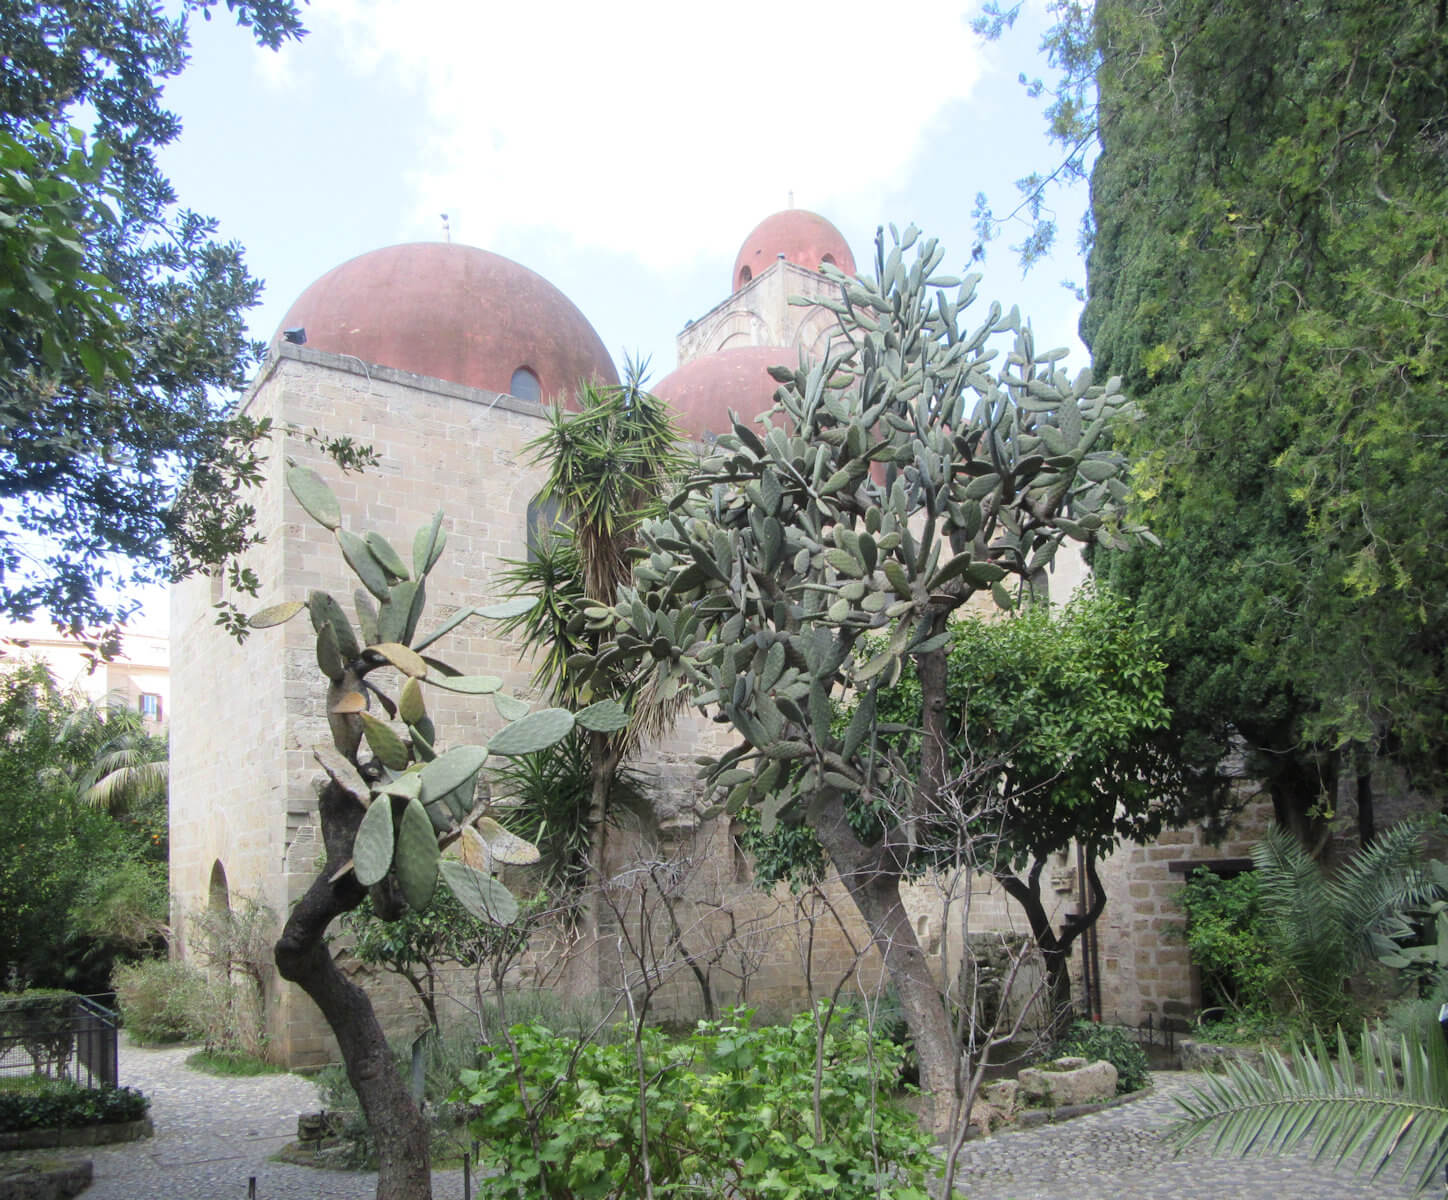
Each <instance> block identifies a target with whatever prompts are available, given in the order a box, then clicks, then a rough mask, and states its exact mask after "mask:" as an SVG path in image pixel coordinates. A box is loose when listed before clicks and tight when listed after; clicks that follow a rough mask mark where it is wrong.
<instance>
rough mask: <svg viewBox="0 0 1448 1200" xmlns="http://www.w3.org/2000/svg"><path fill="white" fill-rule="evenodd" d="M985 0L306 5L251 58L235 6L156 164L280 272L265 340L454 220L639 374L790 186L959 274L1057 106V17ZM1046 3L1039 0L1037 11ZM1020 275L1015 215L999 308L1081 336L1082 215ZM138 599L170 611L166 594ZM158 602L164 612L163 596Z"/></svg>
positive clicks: (198, 30) (203, 37)
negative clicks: (1046, 95)
mask: <svg viewBox="0 0 1448 1200" xmlns="http://www.w3.org/2000/svg"><path fill="white" fill-rule="evenodd" d="M974 7H975V5H974V0H958V2H957V3H951V2H950V0H894V2H893V3H891V4H888V5H882V4H880V3H878V0H876V2H867V0H833V2H821V0H730V2H729V3H726V4H710V5H692V4H687V3H679V2H678V0H670V2H667V3H666V2H664V0H616V2H615V3H613V4H609V5H604V4H598V3H597V2H596V0H591V2H586V3H585V2H583V0H552V2H551V3H532V4H529V3H517V4H480V3H477V2H476V0H471V2H469V0H313V3H312V4H310V5H309V6H308V7H306V8H305V9H304V10H303V12H304V20H305V22H306V24H307V27H308V28H309V30H310V33H309V35H308V36H307V37H306V38H305V39H304V40H303V41H302V42H301V43H300V44H292V45H288V46H286V47H284V48H283V49H282V50H281V51H280V52H277V53H273V52H270V51H266V50H261V49H258V48H257V47H256V46H255V45H254V44H253V43H252V42H251V40H250V38H249V36H248V35H247V34H246V32H245V31H243V30H239V29H237V28H236V27H235V25H234V24H233V23H231V22H230V21H229V20H227V19H226V15H225V10H224V9H222V8H218V11H217V15H216V18H215V19H214V20H212V21H210V22H202V21H193V23H192V42H193V48H192V63H191V66H190V67H189V68H188V70H187V71H186V73H185V74H183V75H182V76H181V77H180V78H179V79H177V80H175V81H173V82H172V83H171V84H170V85H169V86H168V87H167V90H166V102H167V104H168V105H169V106H170V107H172V108H173V109H174V110H175V111H177V112H178V113H179V114H180V116H181V117H182V120H183V122H184V126H185V128H184V132H183V134H182V136H181V139H180V140H179V142H178V143H177V144H176V145H175V146H173V147H172V148H170V149H169V150H168V151H167V152H166V153H165V154H164V155H163V157H162V167H163V169H164V170H166V171H167V172H168V173H169V175H170V177H171V179H172V182H173V183H174V185H175V187H176V191H177V193H178V195H179V196H180V197H181V199H182V201H183V202H184V203H185V204H186V205H188V206H190V207H192V208H194V209H196V210H197V211H198V212H202V213H205V214H208V215H210V216H214V217H216V218H217V219H218V220H219V221H220V226H221V234H222V236H224V237H226V238H234V239H236V240H238V241H240V242H241V243H242V244H243V245H244V246H246V248H247V258H248V262H249V264H250V266H251V269H252V271H253V273H254V274H256V275H257V276H259V277H260V278H262V279H264V280H266V282H267V290H266V293H265V296H264V301H263V304H262V305H261V307H260V308H258V309H257V310H255V312H254V314H253V320H252V330H253V334H254V335H255V336H256V337H258V338H270V337H271V335H272V334H273V332H274V331H275V330H276V328H277V325H278V324H279V322H280V321H281V318H282V316H283V314H284V313H285V311H286V309H287V307H288V306H289V304H290V303H291V301H292V300H293V299H295V298H296V296H297V295H298V294H299V293H300V292H301V291H302V290H303V289H304V288H305V287H306V286H307V284H309V283H310V282H311V281H312V280H313V279H315V278H316V277H317V276H319V275H321V274H322V273H323V272H325V271H327V270H329V269H330V268H331V267H333V266H335V265H337V264H338V263H340V262H342V261H344V260H345V259H348V258H351V257H353V256H354V255H357V254H361V253H364V252H366V251H368V250H372V249H375V248H377V247H379V246H384V245H388V244H391V243H393V242H399V241H413V240H426V239H436V238H440V237H441V236H442V220H441V215H440V214H442V213H444V212H446V213H447V214H448V215H449V219H450V222H451V228H452V236H453V239H454V240H455V241H462V242H469V243H471V244H474V245H478V246H483V247H485V248H486V249H489V250H493V251H495V252H497V253H500V254H504V255H507V256H508V257H510V258H513V259H516V260H517V261H518V262H521V263H523V264H524V265H525V266H527V267H530V268H532V269H533V270H535V271H537V272H539V273H540V274H542V275H543V276H544V277H545V278H547V279H549V280H550V281H551V282H552V283H553V284H555V285H556V286H557V287H559V288H560V289H561V290H562V291H563V292H564V293H565V294H567V295H568V296H569V297H570V298H571V299H572V300H573V302H574V303H575V304H577V305H578V307H579V308H580V309H581V310H582V311H583V313H584V314H585V316H587V317H588V318H589V320H590V321H591V322H592V323H593V325H594V327H595V328H596V329H597V330H598V332H599V334H600V336H601V337H602V339H603V342H604V344H605V345H606V346H607V347H608V348H609V350H610V351H611V352H612V353H613V355H614V357H615V359H616V360H617V361H618V362H619V363H620V364H621V363H622V360H623V357H624V355H625V354H630V355H633V356H635V357H648V358H649V359H650V360H651V362H652V377H653V378H654V379H655V380H657V379H659V378H661V377H662V376H663V375H665V374H667V373H668V372H669V371H670V370H672V369H673V367H674V365H675V355H674V341H673V339H674V335H675V334H676V333H677V332H678V331H679V330H680V329H681V328H683V326H684V324H685V322H686V321H687V320H689V319H691V318H693V317H697V316H699V315H702V314H703V313H705V312H707V311H708V310H709V309H710V308H712V307H713V306H714V305H715V304H716V303H718V302H719V301H720V300H722V299H723V298H724V297H725V296H726V295H727V292H728V288H729V283H730V270H731V268H732V266H733V262H734V257H735V254H736V253H737V251H738V249H739V245H740V243H741V242H742V241H743V240H744V237H745V235H746V234H748V233H749V231H750V230H751V229H752V228H753V227H754V226H755V225H756V224H757V223H758V222H759V221H760V220H762V219H763V218H764V217H766V216H768V215H769V214H770V213H771V212H774V211H776V210H778V209H781V208H784V207H786V206H787V204H788V200H789V196H790V194H791V192H792V193H793V198H794V203H795V205H796V206H797V207H800V208H809V209H814V210H815V211H817V212H820V213H822V214H823V215H824V216H826V217H828V218H829V219H830V220H831V221H833V222H834V223H835V225H837V226H838V227H839V228H840V230H841V231H842V232H843V233H844V235H845V237H846V238H847V239H848V240H849V242H850V244H851V247H852V249H853V250H854V252H855V257H856V260H857V263H858V265H859V267H860V269H861V270H862V271H863V270H865V269H867V267H868V263H869V261H870V257H871V243H872V239H873V236H874V231H875V228H876V227H877V226H878V225H879V224H881V223H888V222H892V221H893V222H895V223H896V224H898V225H901V226H904V225H906V224H908V223H910V222H911V221H913V222H915V223H916V224H917V225H919V226H920V227H921V229H922V230H923V231H924V232H925V233H927V234H929V235H932V236H937V237H939V238H940V239H941V242H942V244H943V245H944V246H945V248H946V250H947V257H946V267H947V268H950V269H960V268H964V267H965V265H966V263H967V261H968V260H969V257H970V251H971V247H972V246H973V245H974V243H975V240H976V239H975V235H974V232H973V229H972V221H971V218H970V209H971V205H972V203H973V200H974V197H975V194H976V192H977V191H982V190H983V191H985V192H987V193H988V194H989V195H990V196H991V197H992V199H993V201H994V203H995V206H996V208H997V210H998V211H1004V210H1007V209H1009V208H1010V207H1012V205H1013V203H1014V199H1015V189H1014V187H1013V181H1014V180H1015V179H1016V178H1018V177H1019V176H1022V175H1025V174H1026V173H1028V172H1029V171H1031V170H1037V169H1043V168H1049V167H1050V166H1052V165H1054V162H1055V159H1054V158H1053V157H1052V154H1053V151H1052V148H1051V146H1050V145H1049V144H1048V143H1047V142H1046V140H1045V138H1044V136H1043V133H1042V129H1043V123H1042V120H1041V115H1040V107H1039V102H1037V101H1032V100H1030V99H1028V98H1027V97H1026V96H1025V94H1024V89H1023V88H1021V86H1020V85H1019V83H1018V82H1017V78H1016V77H1017V74H1018V73H1019V72H1021V71H1026V72H1028V73H1031V74H1035V73H1038V72H1039V71H1040V70H1041V67H1040V65H1039V59H1038V55H1037V52H1036V47H1037V43H1038V42H1039V39H1040V28H1041V21H1042V18H1041V16H1040V13H1039V8H1040V5H1039V4H1037V5H1036V6H1035V7H1036V9H1037V11H1036V12H1034V13H1028V15H1027V16H1026V17H1024V18H1023V19H1022V22H1021V23H1020V27H1019V28H1018V29H1017V30H1016V31H1015V32H1014V33H1012V34H1011V35H1009V37H1008V38H1007V39H1006V40H1004V41H1003V42H1001V43H997V44H990V45H982V44H981V43H979V41H978V39H976V38H975V36H974V35H973V34H972V33H971V32H970V29H969V19H970V16H971V13H972V12H973V11H974ZM1029 7H1030V6H1029V5H1028V8H1029ZM1084 202H1085V197H1084V194H1081V195H1077V196H1074V197H1071V198H1070V203H1071V205H1072V207H1070V208H1063V209H1062V210H1061V211H1060V212H1059V214H1058V217H1059V223H1060V227H1061V231H1062V234H1061V238H1060V240H1061V242H1062V243H1063V244H1062V247H1061V249H1060V250H1059V251H1058V254H1057V257H1056V259H1055V260H1054V261H1051V262H1047V263H1044V264H1042V265H1041V266H1039V267H1037V268H1036V269H1035V270H1033V271H1032V272H1031V275H1030V277H1029V278H1028V279H1025V280H1022V278H1021V274H1020V270H1019V268H1018V267H1017V266H1016V263H1015V256H1014V255H1013V254H1012V253H1011V252H1010V251H1009V249H1007V243H1008V242H1012V241H1015V240H1018V237H1019V234H1018V232H1016V233H1013V232H1012V231H1007V233H1006V234H1005V236H1004V237H1002V238H1001V239H1000V240H998V241H997V242H996V243H994V244H993V246H992V247H991V250H990V253H989V256H988V259H987V262H986V268H985V269H986V280H985V283H984V285H983V286H982V289H981V292H982V297H983V302H984V301H988V300H990V299H999V300H1001V301H1002V303H1003V304H1005V305H1006V306H1007V307H1009V305H1010V304H1012V303H1019V304H1020V305H1021V308H1022V311H1023V312H1024V313H1026V314H1027V315H1028V316H1031V317H1032V318H1033V322H1034V324H1035V327H1036V330H1037V343H1038V345H1042V344H1056V345H1069V346H1072V347H1073V353H1072V355H1071V359H1070V360H1069V362H1068V364H1067V365H1068V366H1069V367H1071V368H1072V369H1073V370H1074V369H1075V368H1077V367H1079V366H1083V365H1085V361H1086V358H1085V354H1084V351H1081V350H1080V349H1079V343H1077V342H1076V340H1075V326H1076V321H1077V318H1078V317H1079V305H1077V303H1076V302H1075V300H1074V298H1073V297H1071V295H1070V294H1069V293H1068V292H1066V291H1065V290H1063V289H1062V288H1061V287H1060V286H1059V282H1060V281H1061V280H1062V279H1066V278H1069V279H1074V280H1080V279H1081V278H1082V276H1083V275H1084V269H1083V268H1082V266H1081V264H1080V262H1079V260H1078V258H1077V256H1076V254H1075V227H1076V224H1077V221H1078V220H1079V214H1080V209H1081V206H1082V205H1083V204H1084ZM148 607H151V608H154V606H152V605H148ZM162 611H164V610H162Z"/></svg>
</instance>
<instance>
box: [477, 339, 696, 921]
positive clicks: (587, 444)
mask: <svg viewBox="0 0 1448 1200" xmlns="http://www.w3.org/2000/svg"><path fill="white" fill-rule="evenodd" d="M642 374H643V368H642V367H640V366H638V365H636V364H634V363H629V364H628V368H627V370H626V372H625V375H626V379H625V382H624V383H623V384H622V385H620V386H618V387H604V386H599V385H596V384H585V385H583V386H582V387H581V388H580V389H579V391H578V393H577V396H576V401H577V403H576V406H575V408H574V409H572V410H569V409H565V408H563V407H561V406H559V407H556V408H554V409H553V410H551V412H550V413H549V416H548V426H547V428H546V430H545V431H544V433H543V434H542V435H541V436H539V437H538V438H536V439H535V440H534V441H533V442H532V443H531V444H530V445H529V447H528V449H529V451H530V452H531V454H532V461H534V462H535V463H541V464H544V465H545V466H546V467H547V476H546V478H545V480H544V483H543V487H542V489H541V490H540V492H539V495H538V499H539V500H540V501H550V500H551V501H553V502H554V503H555V504H556V505H557V507H558V512H559V516H560V518H561V519H560V523H559V524H558V526H557V527H556V528H554V529H552V530H549V531H546V533H541V534H540V536H538V537H537V538H536V539H535V541H534V545H533V556H532V557H531V558H530V559H529V560H528V561H526V562H516V561H515V562H510V563H509V564H508V568H507V570H506V572H505V573H504V575H503V582H504V584H505V587H506V588H507V589H508V590H509V592H510V593H511V594H512V595H515V596H530V597H532V598H534V599H535V601H536V603H535V604H533V605H532V606H531V607H530V608H529V609H528V610H527V611H526V612H523V613H520V614H519V615H517V616H515V617H513V618H511V619H510V620H508V621H507V622H505V623H504V625H503V628H504V630H505V631H510V632H516V633H518V634H519V635H520V636H521V640H522V642H523V645H524V648H525V649H527V650H531V651H534V652H536V653H537V655H538V659H537V666H536V668H535V671H534V682H535V683H536V684H538V685H539V686H540V687H543V688H545V689H546V690H547V691H548V692H549V694H550V696H551V697H552V699H553V702H554V703H555V704H559V705H562V706H565V707H574V708H576V707H580V706H583V705H587V704H589V703H591V702H593V701H595V700H601V699H604V698H610V699H615V700H618V701H619V702H620V703H621V704H622V705H623V707H624V708H625V709H627V710H628V711H629V712H630V714H631V718H630V721H629V723H628V725H627V726H626V727H625V728H623V729H619V730H616V731H614V732H611V733H606V732H581V731H575V733H574V734H573V735H572V737H573V738H577V739H581V741H582V753H583V760H584V761H586V763H587V766H588V780H587V783H588V786H587V794H586V797H585V799H586V804H585V805H583V807H582V811H581V812H580V811H578V806H577V804H575V803H570V802H568V801H566V800H564V801H562V803H564V805H565V807H570V809H571V811H570V813H569V816H568V819H570V820H572V821H573V823H574V826H575V827H574V828H573V829H572V830H571V831H568V830H561V829H558V828H556V827H554V828H552V829H551V830H550V831H548V832H546V833H545V832H544V826H540V825H539V821H540V820H543V821H545V822H546V820H547V819H548V818H547V815H546V814H545V813H543V812H542V811H541V810H539V809H537V808H536V806H534V805H531V804H530V802H529V800H528V797H529V796H533V797H537V796H538V795H539V792H538V788H537V787H536V786H533V785H536V784H537V782H538V779H533V780H531V781H530V780H526V779H525V780H518V779H515V780H513V781H512V783H513V785H514V790H515V792H516V793H517V798H518V799H519V800H520V802H521V804H520V808H519V809H518V810H517V812H516V820H517V821H518V822H521V825H519V828H520V830H522V829H524V828H526V829H528V830H530V831H531V832H530V833H529V834H528V836H533V835H535V834H543V837H544V841H545V842H549V841H552V842H556V843H559V844H562V843H570V844H571V845H572V848H573V854H575V855H576V853H577V852H578V851H579V850H580V849H581V850H582V851H583V853H584V855H585V859H584V861H585V864H586V869H584V870H582V871H581V872H580V871H577V870H575V871H573V872H572V873H571V876H572V878H573V879H574V880H575V881H581V880H586V879H588V878H592V879H593V880H595V881H597V880H600V879H601V878H602V877H603V857H604V840H605V830H606V824H605V823H606V819H607V817H608V815H609V812H610V809H611V807H612V806H613V805H614V804H616V803H617V802H618V800H619V798H620V792H621V788H620V772H621V769H622V765H623V763H624V761H625V759H626V758H627V757H628V755H629V754H630V753H631V752H632V751H633V749H634V748H635V747H636V746H637V745H638V743H639V741H640V739H642V738H645V737H649V736H652V735H655V734H657V733H659V732H661V731H662V730H664V729H666V728H667V727H668V726H669V725H670V724H671V723H672V721H673V720H674V718H675V716H676V715H677V713H678V711H679V710H680V708H681V707H682V705H683V703H684V698H683V697H680V696H678V695H677V694H676V690H675V691H661V690H660V689H659V687H658V685H657V682H656V679H655V677H654V673H653V672H652V671H651V670H648V669H640V668H639V667H637V666H636V665H635V664H632V663H631V664H629V665H628V666H627V668H625V667H623V666H620V667H618V668H616V669H614V670H611V671H610V670H597V669H595V670H593V671H591V672H590V673H589V674H587V675H581V674H579V673H578V672H577V671H576V670H575V669H574V667H573V665H572V664H573V663H575V662H576V661H577V658H576V656H578V655H580V654H583V653H585V652H586V653H589V654H590V655H593V654H596V652H597V649H598V636H599V635H598V634H597V633H595V632H590V631H589V630H588V629H586V628H585V624H584V616H583V614H584V610H585V609H586V608H588V607H589V606H590V605H594V604H600V603H602V604H613V603H614V602H615V601H616V600H617V598H618V593H619V589H620V588H621V587H623V586H624V585H625V584H627V583H628V582H629V581H630V579H631V576H632V570H633V558H632V552H633V550H634V548H635V546H636V545H637V544H638V538H637V534H636V530H637V528H638V525H639V522H640V521H641V520H642V519H643V518H644V517H646V516H649V515H653V514H655V513H657V512H658V511H659V508H660V507H661V504H662V498H663V497H664V496H665V495H666V494H667V493H668V491H669V489H670V488H671V486H672V485H673V483H674V482H675V480H676V479H677V478H678V477H679V476H680V475H682V473H683V471H684V469H685V466H686V463H687V458H686V457H685V456H684V455H683V454H681V453H680V450H679V445H680V439H681V435H680V432H679V430H678V429H677V427H676V426H674V424H673V423H672V421H671V420H670V418H669V410H668V406H667V405H666V404H665V403H664V402H663V401H661V400H659V399H658V398H657V397H655V396H652V395H650V394H649V393H648V392H646V391H645V390H644V388H643V381H642ZM567 753H568V751H567V750H566V749H565V748H564V747H563V746H561V745H560V746H556V747H554V748H552V750H551V751H549V752H548V754H551V755H555V756H564V755H566V754H567ZM544 757H546V755H545V756H544ZM574 765H576V763H575V764H574ZM568 766H569V764H568V763H566V762H561V761H560V762H559V763H556V764H554V765H553V766H552V767H549V766H547V765H546V764H540V763H533V764H521V763H520V764H518V765H517V766H515V768H514V773H515V774H517V773H519V772H524V773H526V772H527V771H532V772H534V774H535V775H538V776H539V777H540V778H541V777H547V776H548V775H549V773H550V772H554V773H556V772H558V771H562V772H563V773H564V774H567V773H568ZM555 782H556V781H555ZM520 783H521V784H525V785H528V786H522V787H520V786H518V785H519V784H520ZM623 790H627V789H623ZM552 798H553V800H554V801H555V802H556V801H558V800H559V797H558V796H556V795H555V796H553V797H552ZM553 807H555V808H556V807H557V803H555V804H554V805H553ZM541 844H542V843H540V845H541ZM568 857H570V856H569V855H568V854H565V855H564V858H565V860H566V859H567V858H568ZM574 861H575V865H576V858H575V860H574ZM582 916H583V919H584V926H585V930H586V931H587V932H593V933H596V931H597V921H598V916H599V914H598V912H597V910H596V908H595V907H594V906H593V905H592V904H591V902H590V901H589V900H588V899H587V898H585V901H584V904H583V911H582Z"/></svg>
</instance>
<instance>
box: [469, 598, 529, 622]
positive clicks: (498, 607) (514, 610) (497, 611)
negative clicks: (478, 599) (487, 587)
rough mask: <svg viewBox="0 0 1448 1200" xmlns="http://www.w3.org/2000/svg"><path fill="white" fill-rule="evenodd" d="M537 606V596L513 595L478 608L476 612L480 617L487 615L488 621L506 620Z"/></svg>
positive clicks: (519, 615)
mask: <svg viewBox="0 0 1448 1200" xmlns="http://www.w3.org/2000/svg"><path fill="white" fill-rule="evenodd" d="M537 607H538V597H537V596H514V597H512V598H511V599H508V600H499V601H498V602H497V603H496V604H489V605H487V606H486V607H485V608H480V609H478V610H477V614H478V616H480V617H487V618H488V620H490V621H506V620H508V619H509V618H510V617H521V616H522V615H523V614H524V613H528V612H532V611H533V610H534V609H535V608H537Z"/></svg>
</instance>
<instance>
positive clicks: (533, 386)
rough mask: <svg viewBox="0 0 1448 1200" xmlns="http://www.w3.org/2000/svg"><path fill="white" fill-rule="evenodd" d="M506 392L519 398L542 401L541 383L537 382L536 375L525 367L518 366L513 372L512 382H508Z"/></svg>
mask: <svg viewBox="0 0 1448 1200" xmlns="http://www.w3.org/2000/svg"><path fill="white" fill-rule="evenodd" d="M508 394H509V395H511V396H517V397H518V399H519V400H532V401H533V402H534V403H535V404H542V403H543V385H542V384H540V383H539V382H538V376H536V375H534V374H533V372H532V371H530V370H529V369H528V368H527V367H519V368H518V369H517V370H516V371H514V372H513V379H512V382H511V383H509V384H508Z"/></svg>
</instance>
